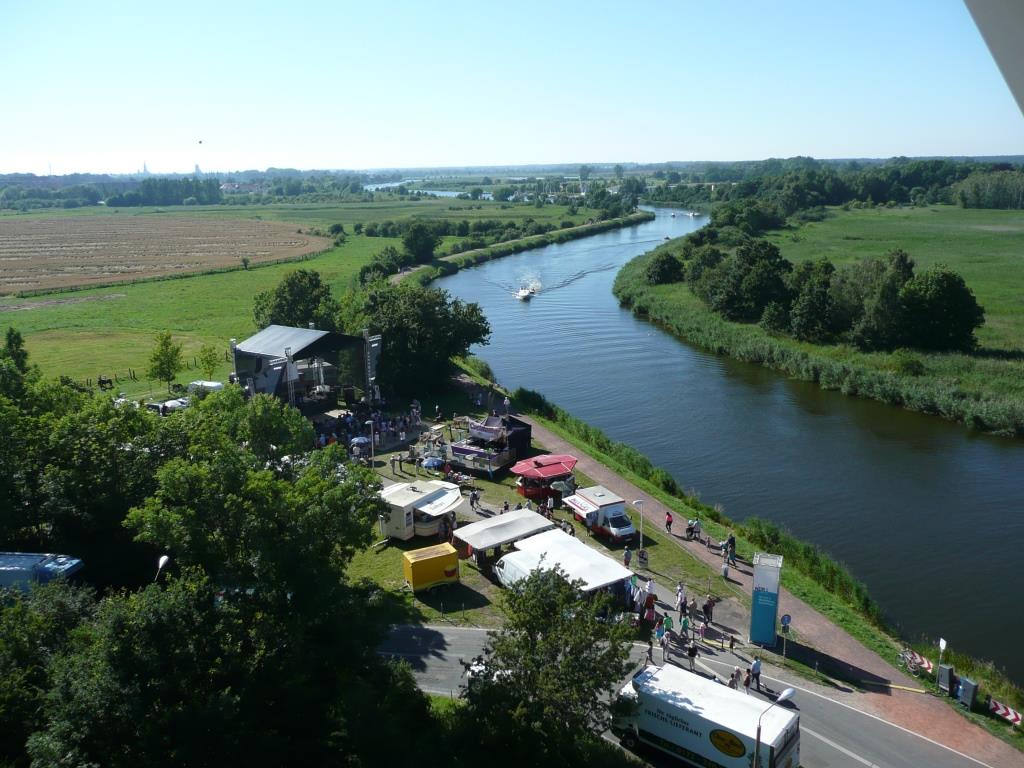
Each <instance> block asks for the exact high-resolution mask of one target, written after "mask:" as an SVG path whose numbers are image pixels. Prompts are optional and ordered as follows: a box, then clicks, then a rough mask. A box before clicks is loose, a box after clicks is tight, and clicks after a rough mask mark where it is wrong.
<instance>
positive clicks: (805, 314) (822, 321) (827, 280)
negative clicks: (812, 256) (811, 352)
mask: <svg viewBox="0 0 1024 768" xmlns="http://www.w3.org/2000/svg"><path fill="white" fill-rule="evenodd" d="M835 271H836V268H835V267H834V266H833V265H832V262H830V261H829V260H828V259H819V260H818V261H805V262H802V263H801V264H800V265H799V266H797V267H796V269H794V270H793V272H792V273H790V280H789V289H790V292H791V293H792V294H793V297H794V298H793V305H792V307H791V309H790V312H789V325H790V331H791V332H792V334H793V336H794V337H796V338H797V339H800V340H801V341H810V342H814V343H818V344H820V343H822V342H825V341H828V340H830V339H831V338H832V334H833V331H834V326H833V323H834V318H833V312H832V305H833V299H832V295H831V294H830V292H829V288H830V286H831V284H832V275H833V273H834V272H835Z"/></svg>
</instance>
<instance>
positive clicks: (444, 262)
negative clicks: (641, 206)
mask: <svg viewBox="0 0 1024 768" xmlns="http://www.w3.org/2000/svg"><path fill="white" fill-rule="evenodd" d="M653 218H654V214H653V213H652V212H651V211H637V212H636V213H632V214H630V215H629V216H623V217H621V218H617V219H608V220H607V221H597V222H594V223H592V224H582V225H580V226H578V227H572V228H568V229H559V230H555V231H554V232H548V233H546V234H543V235H533V236H531V237H524V238H521V239H519V240H510V241H508V242H506V243H497V244H496V245H491V246H488V247H486V248H477V249H475V250H472V251H465V252H463V253H459V254H453V255H451V256H443V257H441V258H439V259H436V260H435V261H434V263H433V264H430V265H428V266H426V267H423V268H421V269H418V270H415V271H414V272H410V273H407V274H406V275H405V277H412V279H414V280H417V281H419V282H420V283H421V284H423V285H426V284H427V283H430V282H432V281H433V280H436V279H437V278H439V277H445V276H446V275H452V274H455V273H456V272H458V271H459V270H460V269H465V268H466V267H473V266H476V265H477V264H483V263H484V262H487V261H493V260H494V259H500V258H502V257H504V256H511V255H512V254H514V253H521V252H523V251H530V250H533V249H534V248H543V247H544V246H547V245H556V244H558V243H568V242H570V241H572V240H579V239H581V238H584V237H590V236H591V235H597V234H600V233H601V232H608V231H610V230H612V229H621V228H623V227H632V226H635V225H637V224H642V223H644V222H645V221H650V220H651V219H653Z"/></svg>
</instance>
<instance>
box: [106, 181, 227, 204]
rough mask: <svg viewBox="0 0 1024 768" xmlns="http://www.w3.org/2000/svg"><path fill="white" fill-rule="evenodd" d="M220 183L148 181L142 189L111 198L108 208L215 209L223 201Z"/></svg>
mask: <svg viewBox="0 0 1024 768" xmlns="http://www.w3.org/2000/svg"><path fill="white" fill-rule="evenodd" d="M221 197H222V195H221V191H220V180H218V179H212V178H203V179H199V178H194V177H193V178H185V179H166V178H153V179H144V180H143V181H142V183H141V184H140V185H139V187H138V189H133V190H131V191H129V192H124V193H122V194H117V195H111V196H110V197H109V198H107V205H108V206H114V207H116V208H131V207H135V206H140V205H213V204H216V203H219V202H220V201H221Z"/></svg>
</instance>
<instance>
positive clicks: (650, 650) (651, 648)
mask: <svg viewBox="0 0 1024 768" xmlns="http://www.w3.org/2000/svg"><path fill="white" fill-rule="evenodd" d="M647 661H648V662H650V663H651V664H653V663H654V641H653V640H651V639H650V638H647Z"/></svg>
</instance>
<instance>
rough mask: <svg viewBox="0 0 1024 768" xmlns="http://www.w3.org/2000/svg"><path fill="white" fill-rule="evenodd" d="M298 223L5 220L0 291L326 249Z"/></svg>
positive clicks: (0, 227)
mask: <svg viewBox="0 0 1024 768" xmlns="http://www.w3.org/2000/svg"><path fill="white" fill-rule="evenodd" d="M329 245H330V240H328V239H326V238H322V237H313V236H311V235H305V234H302V235H300V234H298V233H297V232H296V226H295V225H294V224H284V223H279V222H273V221H260V220H255V219H249V220H230V219H219V218H212V217H202V216H88V217H85V216H82V217H65V218H34V217H33V218H27V217H26V218H19V217H10V218H2V219H0V294H10V293H16V292H18V291H38V290H46V289H51V288H69V287H72V286H82V285H95V284H99V283H112V282H117V281H122V280H136V279H139V278H145V277H155V276H159V275H171V274H180V273H188V272H197V271H202V270H206V269H216V268H220V267H231V266H239V265H240V264H241V263H242V258H243V257H246V258H248V259H249V261H250V263H252V264H259V263H260V262H266V261H277V260H280V259H286V258H289V257H296V256H302V255H304V254H307V253H315V252H316V251H321V250H323V249H325V248H327V247H328V246H329Z"/></svg>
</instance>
